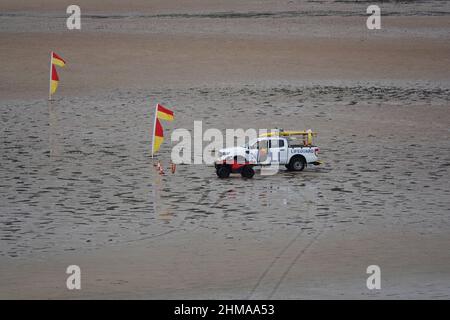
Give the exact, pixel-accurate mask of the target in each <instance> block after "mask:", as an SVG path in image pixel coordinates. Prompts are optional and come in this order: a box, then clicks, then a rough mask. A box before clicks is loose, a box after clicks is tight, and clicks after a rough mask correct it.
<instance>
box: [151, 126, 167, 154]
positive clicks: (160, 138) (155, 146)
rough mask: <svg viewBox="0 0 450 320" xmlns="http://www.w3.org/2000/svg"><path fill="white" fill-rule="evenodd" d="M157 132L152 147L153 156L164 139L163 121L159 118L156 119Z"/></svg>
mask: <svg viewBox="0 0 450 320" xmlns="http://www.w3.org/2000/svg"><path fill="white" fill-rule="evenodd" d="M155 121H156V122H155V133H154V135H153V148H152V156H153V153H155V152H157V151H158V150H159V147H160V146H161V144H162V143H163V141H164V131H163V127H162V126H161V123H160V122H159V119H158V118H156V119H155Z"/></svg>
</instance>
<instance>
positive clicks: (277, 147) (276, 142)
mask: <svg viewBox="0 0 450 320" xmlns="http://www.w3.org/2000/svg"><path fill="white" fill-rule="evenodd" d="M287 148H288V147H287V145H286V140H285V139H278V138H277V139H272V140H270V151H271V154H272V157H273V161H274V162H276V161H277V160H278V162H279V163H280V164H285V163H286V162H287Z"/></svg>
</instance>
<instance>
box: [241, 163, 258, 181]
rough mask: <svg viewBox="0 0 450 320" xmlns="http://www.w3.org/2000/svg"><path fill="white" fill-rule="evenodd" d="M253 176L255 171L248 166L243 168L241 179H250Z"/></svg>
mask: <svg viewBox="0 0 450 320" xmlns="http://www.w3.org/2000/svg"><path fill="white" fill-rule="evenodd" d="M254 175H255V170H253V168H252V167H250V166H244V167H243V168H242V171H241V176H242V178H247V179H251V178H253V176H254Z"/></svg>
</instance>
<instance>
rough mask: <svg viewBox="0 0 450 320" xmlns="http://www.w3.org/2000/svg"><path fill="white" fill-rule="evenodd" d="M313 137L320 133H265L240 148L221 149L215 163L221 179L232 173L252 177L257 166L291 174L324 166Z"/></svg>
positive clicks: (280, 131) (308, 131)
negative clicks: (280, 167)
mask: <svg viewBox="0 0 450 320" xmlns="http://www.w3.org/2000/svg"><path fill="white" fill-rule="evenodd" d="M313 136H317V133H315V132H312V131H311V130H307V131H283V130H279V131H275V132H270V133H266V134H262V135H260V136H259V137H258V138H257V139H256V140H253V141H250V143H248V144H246V145H243V146H240V147H234V148H226V149H221V150H219V158H218V159H217V160H216V162H215V164H214V165H215V168H216V173H217V176H218V177H219V178H228V177H229V176H230V174H231V173H240V174H241V175H242V177H244V178H252V177H253V176H254V174H255V171H254V169H253V168H254V167H255V166H270V165H274V164H278V165H284V166H286V168H287V170H289V171H302V170H303V169H304V168H305V167H306V166H308V165H309V164H312V165H320V164H321V161H319V158H318V153H319V147H317V146H315V145H313V142H312V138H313ZM298 137H300V139H297V138H298Z"/></svg>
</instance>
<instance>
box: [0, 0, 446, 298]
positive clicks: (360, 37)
mask: <svg viewBox="0 0 450 320" xmlns="http://www.w3.org/2000/svg"><path fill="white" fill-rule="evenodd" d="M69 2H70V1H56V0H43V1H10V0H5V1H2V3H1V4H0V39H1V41H0V49H1V50H0V79H1V81H0V118H1V122H2V130H1V131H0V132H1V135H0V137H1V144H0V158H1V167H0V237H1V242H0V299H17V298H18V299H211V298H213V299H348V298H350V299H449V298H450V251H449V250H448V247H449V243H450V219H449V208H450V201H449V199H450V197H449V193H450V188H449V187H450V183H449V180H448V176H449V167H450V153H449V150H450V139H449V138H450V137H449V136H450V131H449V123H450V114H449V112H448V109H449V96H450V68H449V66H450V44H449V43H450V42H449V40H450V19H449V16H450V5H449V4H447V2H445V1H429V2H428V1H413V2H411V3H406V4H405V3H398V2H383V3H380V7H381V8H382V29H381V30H368V29H367V28H366V25H365V21H366V18H367V15H366V13H365V10H366V8H367V5H368V4H367V3H366V2H358V1H354V2H350V1H348V2H346V1H344V2H334V1H321V2H317V1H286V2H280V1H256V0H255V1H253V0H252V1H234V0H233V1H226V2H224V1H206V0H189V1H183V2H179V1H172V0H171V1H143V0H142V1H141V0H138V1H131V2H122V1H112V0H111V1H87V0H86V1H85V0H83V1H78V4H79V6H80V7H81V10H82V29H81V30H74V31H69V30H67V28H66V25H65V21H66V18H67V14H66V13H65V9H66V7H67V5H69V4H71V3H69ZM51 50H54V51H55V52H57V53H58V54H59V55H61V56H62V57H64V59H65V60H66V61H67V65H66V67H64V68H61V69H58V73H59V77H60V87H59V89H58V91H57V93H56V94H55V96H54V101H52V102H51V103H49V102H48V101H47V95H48V74H49V70H48V66H49V61H48V60H49V53H50V51H51ZM157 102H160V103H163V104H164V105H165V106H168V107H170V108H171V109H172V110H174V112H175V121H174V122H173V123H165V124H164V125H165V127H164V128H165V130H166V141H165V142H164V144H163V146H162V149H161V151H160V154H159V155H158V158H159V159H161V161H162V162H163V163H164V164H166V166H167V164H168V163H169V160H170V151H171V146H173V145H171V143H170V138H169V137H170V131H171V130H173V129H175V128H186V129H188V130H190V131H192V130H193V122H194V121H200V120H202V121H203V130H206V129H208V128H218V129H220V130H222V131H225V129H227V128H243V129H248V128H256V129H259V128H261V129H264V128H274V127H281V128H285V129H308V128H312V129H314V130H315V131H317V132H318V133H319V135H318V137H317V139H316V143H317V144H318V145H319V146H320V148H321V153H320V158H321V160H323V161H324V164H323V165H322V166H319V167H308V168H307V169H306V170H305V171H303V172H299V173H292V172H287V171H283V172H280V173H279V174H277V175H274V176H261V175H259V174H257V175H256V176H255V177H254V178H253V179H252V180H243V179H241V178H240V177H238V176H236V177H232V178H230V179H227V180H220V179H218V178H217V177H216V175H215V172H214V168H212V167H211V166H207V165H179V166H178V168H177V171H176V173H175V174H170V173H166V174H165V175H159V174H158V172H157V171H156V170H155V169H154V167H153V160H152V159H151V158H150V152H151V128H152V119H153V106H154V105H155V103H157ZM72 264H76V265H78V266H80V268H81V272H82V280H81V281H82V282H81V283H82V284H81V285H82V289H81V290H68V289H67V288H66V279H67V274H66V273H65V271H66V268H67V266H68V265H72ZM369 265H378V266H380V268H381V289H380V290H369V289H368V288H367V287H366V279H367V277H368V275H367V274H366V268H367V267H368V266H369Z"/></svg>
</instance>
